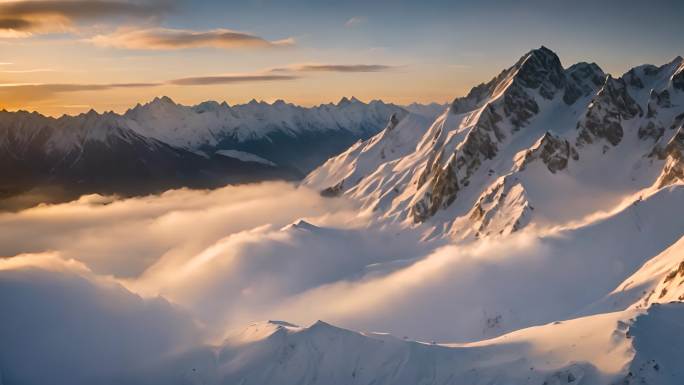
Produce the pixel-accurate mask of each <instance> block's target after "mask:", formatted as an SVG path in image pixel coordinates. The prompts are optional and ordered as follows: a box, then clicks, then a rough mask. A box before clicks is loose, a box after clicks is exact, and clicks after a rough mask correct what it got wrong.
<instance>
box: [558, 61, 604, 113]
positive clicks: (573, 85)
mask: <svg viewBox="0 0 684 385" xmlns="http://www.w3.org/2000/svg"><path fill="white" fill-rule="evenodd" d="M565 76H566V79H567V81H566V87H565V93H564V95H563V101H565V103H566V104H568V105H572V104H574V103H575V102H576V101H577V100H578V99H580V98H581V97H585V96H589V95H591V94H593V93H595V92H596V90H598V89H599V88H600V87H601V86H602V85H603V83H604V82H605V79H606V74H605V73H604V72H603V70H602V69H601V67H599V66H598V65H597V64H596V63H585V62H581V63H577V64H573V65H572V66H570V67H569V68H568V69H567V70H565Z"/></svg>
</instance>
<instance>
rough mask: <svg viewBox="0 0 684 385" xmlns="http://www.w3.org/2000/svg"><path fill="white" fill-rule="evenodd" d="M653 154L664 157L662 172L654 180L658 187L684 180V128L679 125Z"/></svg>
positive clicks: (660, 157)
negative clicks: (673, 133) (671, 135)
mask: <svg viewBox="0 0 684 385" xmlns="http://www.w3.org/2000/svg"><path fill="white" fill-rule="evenodd" d="M654 155H656V156H657V157H658V158H659V159H665V166H664V167H663V172H662V173H661V174H660V177H658V180H657V182H656V186H657V187H658V188H660V187H664V186H669V185H671V184H673V183H675V182H677V181H684V129H682V128H681V127H680V128H679V130H677V133H676V134H675V135H674V136H673V137H672V139H670V141H669V142H668V143H667V145H666V146H665V148H664V149H661V150H658V149H656V150H654Z"/></svg>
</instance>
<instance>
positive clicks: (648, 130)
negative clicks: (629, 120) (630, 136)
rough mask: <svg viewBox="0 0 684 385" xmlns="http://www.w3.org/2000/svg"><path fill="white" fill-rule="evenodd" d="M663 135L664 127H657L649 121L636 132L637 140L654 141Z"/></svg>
mask: <svg viewBox="0 0 684 385" xmlns="http://www.w3.org/2000/svg"><path fill="white" fill-rule="evenodd" d="M664 133H665V127H663V126H660V125H658V124H657V123H655V122H653V121H652V120H649V121H648V123H646V124H645V125H643V126H641V127H639V131H638V135H639V139H645V138H651V139H653V140H655V141H657V140H658V139H660V138H661V137H662V136H663V134H664Z"/></svg>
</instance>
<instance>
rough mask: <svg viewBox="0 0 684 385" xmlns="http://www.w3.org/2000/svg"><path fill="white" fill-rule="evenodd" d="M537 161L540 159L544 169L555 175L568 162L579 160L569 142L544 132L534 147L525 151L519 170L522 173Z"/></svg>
mask: <svg viewBox="0 0 684 385" xmlns="http://www.w3.org/2000/svg"><path fill="white" fill-rule="evenodd" d="M537 159H541V161H542V162H544V164H545V165H546V167H547V168H548V169H549V171H551V173H553V174H555V173H556V172H558V171H561V170H565V169H566V168H567V167H568V163H569V162H570V160H571V159H572V160H575V161H576V160H579V154H578V153H577V150H576V149H575V147H574V146H573V145H572V144H570V142H569V141H568V140H567V139H565V138H562V137H560V136H558V135H555V134H553V133H551V132H546V133H545V134H544V136H542V138H541V139H539V140H538V141H537V143H535V145H534V146H533V147H532V148H530V149H528V150H526V151H525V153H524V155H523V158H522V161H521V162H520V167H519V169H520V170H521V171H522V170H524V169H525V167H527V165H529V164H530V163H532V162H534V161H535V160H537Z"/></svg>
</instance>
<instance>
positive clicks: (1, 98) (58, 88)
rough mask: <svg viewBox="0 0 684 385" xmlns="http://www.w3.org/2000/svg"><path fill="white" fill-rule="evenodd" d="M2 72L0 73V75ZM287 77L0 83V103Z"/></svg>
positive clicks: (259, 75) (251, 75) (257, 75)
mask: <svg viewBox="0 0 684 385" xmlns="http://www.w3.org/2000/svg"><path fill="white" fill-rule="evenodd" d="M1 72H2V71H0V73H1ZM298 78H299V77H298V76H295V75H291V74H282V75H279V74H272V73H244V74H227V75H213V76H195V77H185V78H178V79H171V80H167V81H161V82H140V83H105V84H79V83H61V84H44V83H0V103H5V104H8V105H17V104H22V103H26V102H32V101H39V100H47V99H51V98H53V97H54V96H56V95H57V94H63V93H70V92H87V91H107V90H114V89H121V88H150V87H160V86H164V85H171V86H207V85H219V84H234V83H250V82H273V81H286V80H295V79H298Z"/></svg>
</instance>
